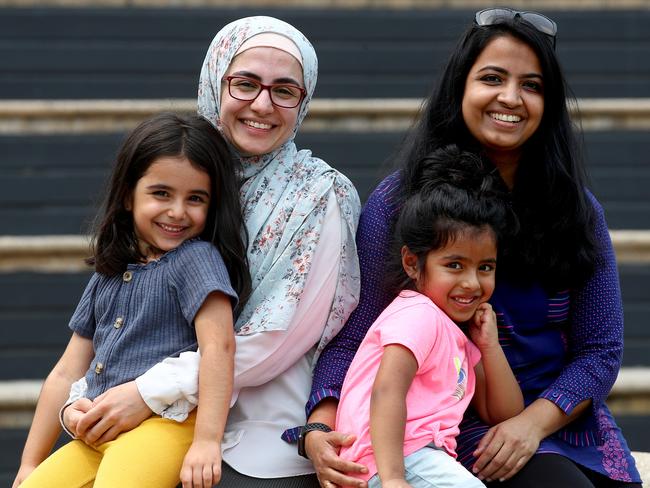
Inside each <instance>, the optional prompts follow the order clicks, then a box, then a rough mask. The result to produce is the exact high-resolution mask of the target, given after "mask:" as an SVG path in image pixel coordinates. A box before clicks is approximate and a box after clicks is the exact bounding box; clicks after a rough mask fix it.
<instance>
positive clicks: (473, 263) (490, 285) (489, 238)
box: [402, 228, 497, 323]
mask: <svg viewBox="0 0 650 488" xmlns="http://www.w3.org/2000/svg"><path fill="white" fill-rule="evenodd" d="M496 257H497V246H496V238H495V236H494V232H492V230H491V229H489V228H481V229H473V228H468V229H466V230H464V231H462V232H461V233H460V234H459V235H458V236H457V237H456V239H455V240H454V241H453V242H450V243H449V244H447V245H446V246H445V247H443V248H441V249H435V250H431V251H429V252H428V253H427V256H426V259H425V262H424V266H423V269H419V265H418V263H417V256H415V255H414V254H412V253H411V252H410V251H409V250H408V248H407V247H406V246H404V248H402V264H403V266H404V270H405V271H406V274H407V275H408V276H409V277H410V278H411V279H413V280H414V281H415V284H416V289H417V290H418V291H419V292H420V293H422V294H423V295H426V296H427V297H429V298H430V299H431V301H432V302H433V303H435V304H436V305H437V306H438V307H439V308H440V309H441V310H442V311H443V312H445V313H446V314H447V316H448V317H449V318H451V319H452V320H453V321H454V322H456V323H462V322H466V321H468V320H469V319H470V318H472V317H473V316H474V312H476V309H477V308H478V306H479V305H480V304H481V303H483V302H486V301H487V300H488V299H489V298H490V297H491V296H492V292H493V291H494V286H495V281H494V280H495V271H496Z"/></svg>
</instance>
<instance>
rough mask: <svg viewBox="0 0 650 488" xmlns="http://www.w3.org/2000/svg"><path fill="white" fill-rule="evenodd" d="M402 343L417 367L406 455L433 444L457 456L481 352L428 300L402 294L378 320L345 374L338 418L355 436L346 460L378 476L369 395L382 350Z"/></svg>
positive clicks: (409, 406) (338, 423)
mask: <svg viewBox="0 0 650 488" xmlns="http://www.w3.org/2000/svg"><path fill="white" fill-rule="evenodd" d="M390 344H400V345H402V346H404V347H406V348H408V349H409V350H410V351H411V352H412V353H413V355H414V356H415V359H416V360H417V363H418V369H417V372H416V375H415V378H414V379H413V383H412V384H411V387H410V388H409V390H408V393H407V395H406V408H407V415H406V429H405V433H404V456H408V455H409V454H412V453H413V452H415V451H417V450H418V449H420V448H422V447H424V446H426V445H427V444H429V443H431V442H433V443H434V444H435V445H436V446H438V447H440V448H443V449H444V450H445V451H447V452H448V453H449V454H450V455H452V456H454V457H456V452H455V449H456V435H457V434H458V425H459V424H460V421H461V420H462V418H463V414H464V413H465V410H466V409H467V406H468V405H469V402H470V400H471V399H472V395H473V394H474V387H475V383H476V378H475V376H474V366H476V363H478V362H479V360H480V358H481V353H480V352H479V350H478V348H477V347H476V346H475V345H474V344H473V343H472V342H471V341H470V340H469V339H468V338H467V337H466V336H465V334H464V333H463V332H462V331H461V330H460V329H459V328H458V326H457V325H456V324H455V323H454V322H453V321H452V320H451V319H450V318H449V317H447V315H446V314H445V313H444V312H443V311H442V310H440V309H439V308H438V307H437V306H436V305H435V304H434V303H433V302H432V301H431V300H430V299H429V298H427V297H426V296H424V295H422V294H420V293H417V292H415V291H409V290H404V291H402V292H401V293H400V295H399V296H398V297H397V298H395V300H393V302H392V303H391V304H390V305H389V306H388V307H386V309H385V310H384V311H383V312H382V313H381V315H380V316H379V317H378V318H377V320H376V321H375V323H374V324H372V326H371V327H370V329H369V330H368V333H367V334H366V337H365V338H364V340H363V342H362V343H361V345H360V346H359V350H358V351H357V353H356V355H355V356H354V359H353V360H352V363H351V364H350V369H349V370H348V372H347V375H346V377H345V381H344V382H343V389H342V391H341V399H340V402H339V407H338V410H337V414H336V430H337V431H339V432H345V433H351V434H354V435H356V437H357V440H356V442H355V443H354V444H353V445H352V446H350V447H349V448H343V449H341V453H340V455H341V457H343V458H344V459H347V460H350V461H354V462H358V463H361V464H364V465H365V466H367V467H368V474H366V475H360V476H359V477H360V478H363V479H365V480H368V479H370V478H371V477H372V476H373V475H374V474H375V473H377V465H376V464H375V457H374V454H373V450H372V444H371V442H370V396H371V393H372V385H373V383H374V381H375V376H376V375H377V371H378V369H379V363H380V362H381V357H382V354H383V352H384V347H385V346H387V345H390Z"/></svg>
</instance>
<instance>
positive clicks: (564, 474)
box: [486, 454, 641, 488]
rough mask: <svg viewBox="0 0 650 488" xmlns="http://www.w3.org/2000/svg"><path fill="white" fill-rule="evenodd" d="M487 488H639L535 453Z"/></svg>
mask: <svg viewBox="0 0 650 488" xmlns="http://www.w3.org/2000/svg"><path fill="white" fill-rule="evenodd" d="M486 486H488V488H641V483H625V482H623V481H615V480H611V479H609V478H608V477H607V476H603V475H602V474H600V473H596V472H595V471H591V470H590V469H587V468H584V467H582V466H579V465H577V464H575V463H574V462H573V461H571V460H570V459H568V458H565V457H564V456H560V455H559V454H536V455H534V456H533V457H532V458H530V461H528V463H526V466H524V467H523V468H522V469H521V471H519V472H518V473H517V474H516V475H514V476H513V477H512V478H510V479H509V480H507V481H504V482H499V481H493V482H491V483H486Z"/></svg>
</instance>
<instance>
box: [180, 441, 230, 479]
mask: <svg viewBox="0 0 650 488" xmlns="http://www.w3.org/2000/svg"><path fill="white" fill-rule="evenodd" d="M220 480H221V445H220V444H219V442H217V441H216V440H215V441H211V440H210V441H207V440H201V441H194V442H192V445H191V446H190V449H189V450H188V451H187V454H186V455H185V459H184V460H183V467H182V468H181V482H182V483H183V488H212V487H213V486H214V485H216V484H217V483H219V481H220Z"/></svg>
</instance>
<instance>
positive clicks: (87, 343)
mask: <svg viewBox="0 0 650 488" xmlns="http://www.w3.org/2000/svg"><path fill="white" fill-rule="evenodd" d="M92 358H93V344H92V340H90V339H87V338H85V337H81V336H80V335H78V334H77V333H73V334H72V337H71V338H70V341H69V342H68V346H67V347H66V349H65V351H64V352H63V355H62V356H61V359H59V361H58V362H57V363H56V366H54V369H52V372H51V373H50V374H49V375H48V376H47V379H46V380H45V383H44V384H43V388H42V389H41V394H40V396H39V398H38V404H37V405H36V411H35V413H34V420H33V421H32V426H31V428H30V429H29V435H28V436H27V441H26V442H25V449H24V450H23V455H22V457H21V462H20V469H19V471H18V475H17V476H16V479H15V480H14V483H13V487H17V486H18V485H19V484H20V483H22V481H24V479H25V478H26V477H27V475H29V473H31V472H32V471H33V470H34V469H35V468H36V466H38V465H39V464H40V463H41V462H42V461H43V460H44V459H45V458H46V457H47V456H48V455H49V453H50V451H51V450H52V447H54V443H55V442H56V440H57V438H58V437H59V434H60V433H61V425H60V424H59V410H60V409H61V407H62V406H63V404H64V403H65V401H66V400H67V398H68V393H69V392H70V385H72V383H73V382H74V381H76V380H77V379H78V378H79V377H80V376H83V374H84V373H85V372H86V370H87V369H88V366H89V365H90V361H91V360H92Z"/></svg>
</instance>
